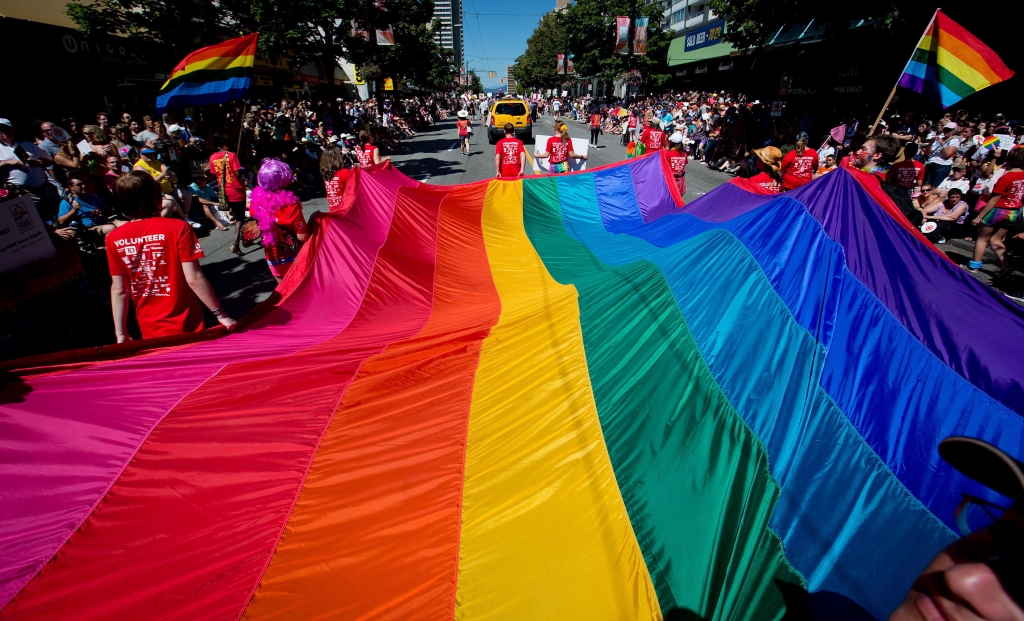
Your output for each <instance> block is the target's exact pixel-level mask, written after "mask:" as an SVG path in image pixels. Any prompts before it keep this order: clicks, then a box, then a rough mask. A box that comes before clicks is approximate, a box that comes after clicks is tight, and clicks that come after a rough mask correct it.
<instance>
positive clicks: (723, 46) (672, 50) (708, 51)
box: [668, 37, 736, 67]
mask: <svg viewBox="0 0 1024 621" xmlns="http://www.w3.org/2000/svg"><path fill="white" fill-rule="evenodd" d="M685 45H686V37H678V38H675V39H673V40H672V43H671V44H669V46H668V66H669V67H676V66H678V65H685V64H686V63H692V62H696V61H699V60H710V59H712V58H719V57H721V56H728V55H729V54H732V53H733V52H735V51H736V48H734V47H733V46H732V44H730V43H725V42H723V43H718V44H716V45H709V46H707V47H702V48H698V49H696V50H691V51H689V52H687V51H685V50H684V47H685Z"/></svg>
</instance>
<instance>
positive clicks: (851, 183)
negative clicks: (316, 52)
mask: <svg viewBox="0 0 1024 621" xmlns="http://www.w3.org/2000/svg"><path fill="white" fill-rule="evenodd" d="M662 158H663V155H662V154H661V153H653V154H648V155H647V156H645V157H640V158H636V159H631V160H628V161H626V162H623V163H620V164H617V165H614V166H611V167H607V168H602V169H596V170H593V171H587V172H582V173H578V174H568V175H560V176H547V177H530V178H527V179H523V180H516V181H505V180H491V181H482V182H479V183H474V184H469V185H463V186H452V187H439V186H430V185H426V184H423V183H419V182H416V181H413V180H411V179H409V178H408V177H405V176H404V175H402V174H401V173H400V172H399V171H398V170H396V169H395V168H393V167H391V166H390V165H389V164H385V165H382V166H381V167H376V168H373V169H368V170H361V171H358V172H357V173H356V174H355V176H354V177H353V179H354V180H353V181H352V182H351V183H350V184H349V186H348V188H347V190H346V197H345V207H344V209H342V210H341V211H339V212H338V213H330V214H319V215H317V216H316V217H315V218H314V219H313V230H314V232H313V235H312V236H311V238H310V241H309V242H308V243H307V244H306V246H305V247H304V248H303V251H302V253H301V254H300V256H299V258H298V260H297V261H296V263H295V266H294V267H293V268H292V271H291V272H290V273H289V274H288V277H287V278H286V279H285V280H284V282H282V283H281V285H280V287H279V289H278V291H277V294H278V295H277V296H275V297H274V298H273V299H272V300H271V301H268V302H267V303H266V304H265V305H264V306H262V307H261V308H259V309H258V312H257V313H256V314H255V318H254V319H251V320H250V322H249V324H248V325H247V326H246V327H244V328H243V329H241V330H239V331H238V332H235V333H233V334H230V335H227V336H223V338H214V337H217V336H221V333H219V332H216V331H211V332H209V333H206V334H203V335H201V337H202V338H200V339H199V340H196V341H193V342H176V343H167V342H157V343H152V344H147V343H146V342H145V341H143V342H137V343H132V344H128V345H126V346H113V347H111V348H109V349H106V350H104V352H103V353H104V356H102V357H96V356H93V357H91V358H90V357H83V356H77V357H76V356H72V355H68V356H64V357H61V356H56V357H53V358H51V359H50V360H48V363H47V364H46V365H44V366H33V367H28V366H24V367H23V368H20V369H15V370H14V371H12V374H11V375H10V376H9V377H8V379H9V380H11V381H8V383H7V384H6V385H5V386H4V387H3V389H2V391H0V397H2V406H0V498H2V499H3V502H0V550H2V553H0V621H6V620H10V619H240V618H244V619H253V620H255V619H286V618H287V619H326V618H334V619H346V620H351V619H427V620H437V621H451V620H452V619H458V620H460V621H476V620H483V619H515V620H520V619H557V620H564V619H586V620H588V621H593V620H601V619H607V620H614V621H618V620H621V619H659V618H661V617H662V616H663V615H666V614H669V612H670V611H674V610H679V609H681V610H687V611H690V612H693V613H696V614H697V615H699V616H700V617H702V618H704V619H779V618H781V617H782V615H783V614H784V611H785V603H784V599H783V593H784V592H786V590H787V589H789V590H792V589H796V590H799V589H801V588H806V589H807V590H809V591H810V593H811V595H810V596H809V597H811V598H814V597H819V599H817V600H814V601H816V602H818V604H816V605H819V606H826V608H827V607H828V606H834V607H836V610H838V609H840V608H841V609H843V610H845V611H849V610H850V609H855V610H859V611H860V612H862V613H865V614H870V615H874V616H876V617H884V616H886V615H887V614H888V613H889V612H890V611H891V610H892V609H893V608H894V607H895V606H896V605H897V604H898V603H899V602H900V601H901V600H902V598H903V597H904V595H905V593H906V591H907V589H908V587H909V586H910V584H911V582H912V581H913V579H914V577H915V576H916V575H917V573H918V572H919V571H920V570H921V569H922V568H923V567H924V566H925V564H926V563H927V562H928V561H929V559H930V558H931V557H932V556H933V555H934V554H935V553H936V552H937V551H939V550H940V549H941V548H943V547H944V546H945V545H947V544H949V543H950V542H952V541H954V540H955V539H956V537H957V535H956V534H955V531H954V529H955V523H954V518H953V512H954V508H955V507H956V506H957V504H958V502H959V500H960V492H962V491H964V492H969V493H972V494H975V495H978V496H983V497H985V498H989V499H991V500H998V499H996V498H993V497H992V494H991V492H987V491H985V490H983V489H981V488H980V487H979V486H978V485H976V484H973V483H972V482H971V481H969V480H967V479H966V478H964V477H963V476H961V475H959V474H957V473H956V472H955V471H953V470H952V469H951V468H949V467H948V466H946V465H945V464H944V463H943V462H942V461H941V460H940V459H939V456H938V453H937V451H936V446H937V444H938V442H939V440H941V439H942V438H944V437H946V436H949V435H953V434H961V435H971V436H977V437H981V438H984V439H986V440H988V441H990V442H993V443H995V444H997V445H999V446H1000V447H1002V448H1003V449H1005V450H1007V451H1009V452H1011V453H1013V454H1018V455H1019V454H1021V453H1022V452H1024V450H1022V449H1024V447H1022V437H1021V428H1022V419H1021V414H1022V413H1024V389H1022V385H1021V378H1022V377H1024V358H1022V357H1021V356H1018V355H1015V354H1014V353H1013V350H1012V348H1008V347H1007V344H1008V343H1020V342H1024V313H1022V312H1021V309H1020V308H1018V307H1016V306H1015V305H1013V304H1012V303H1010V302H1009V301H1007V300H1006V299H1005V298H1002V297H1001V296H1000V295H999V294H998V293H996V292H994V291H992V290H990V289H988V288H986V287H984V286H983V285H980V284H978V283H977V282H976V281H975V280H973V279H972V278H971V277H970V276H969V275H967V274H964V273H963V272H962V271H961V270H959V269H958V268H957V267H956V266H955V265H953V264H952V263H951V262H949V261H948V260H947V259H946V258H945V257H944V256H943V255H942V254H941V253H939V252H937V251H935V250H934V248H933V247H932V246H930V245H929V244H928V243H927V242H926V241H925V240H924V239H923V238H921V237H920V234H919V233H917V234H915V233H914V232H913V231H914V229H913V228H912V227H910V226H909V225H908V224H907V223H906V222H905V221H901V220H900V219H899V215H898V213H897V212H895V211H894V206H893V205H892V204H891V203H887V202H886V199H885V197H884V195H882V194H880V193H879V191H878V188H877V187H872V185H871V183H870V179H866V178H865V176H861V175H860V174H859V173H851V172H847V171H845V170H840V171H837V172H833V173H831V174H829V175H825V176H824V177H822V178H821V179H818V180H816V181H814V182H812V183H809V184H807V185H806V186H804V187H802V188H800V189H798V190H795V191H793V192H790V193H787V194H785V195H782V196H774V197H773V196H762V195H758V194H756V193H752V192H750V191H748V190H747V189H745V188H744V187H741V186H739V185H725V186H722V187H720V188H718V189H716V190H715V191H713V192H710V193H709V194H707V195H706V196H704V197H702V198H700V199H699V200H697V201H694V202H693V203H690V204H688V205H686V206H685V207H680V201H679V197H678V194H676V193H675V190H674V184H672V183H670V182H668V181H670V179H669V176H668V174H667V171H666V160H664V159H662ZM975 321H977V322H981V323H980V324H978V325H983V326H984V334H985V335H989V336H987V337H983V336H979V335H978V332H977V329H976V328H977V326H976V325H975ZM133 348H134V349H133ZM140 348H145V349H140ZM787 585H788V586H787ZM844 614H845V613H844ZM831 618H835V617H831Z"/></svg>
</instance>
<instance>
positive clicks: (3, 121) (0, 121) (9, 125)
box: [0, 118, 14, 127]
mask: <svg viewBox="0 0 1024 621" xmlns="http://www.w3.org/2000/svg"><path fill="white" fill-rule="evenodd" d="M0 125H6V126H7V127H14V123H11V122H10V121H8V120H7V119H4V118H0Z"/></svg>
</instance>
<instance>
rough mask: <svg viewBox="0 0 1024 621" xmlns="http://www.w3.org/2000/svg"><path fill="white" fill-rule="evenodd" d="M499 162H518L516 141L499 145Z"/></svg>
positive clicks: (512, 163)
mask: <svg viewBox="0 0 1024 621" xmlns="http://www.w3.org/2000/svg"><path fill="white" fill-rule="evenodd" d="M501 163H502V164H511V165H514V164H518V163H519V145H518V144H517V143H515V142H506V143H504V144H503V145H501Z"/></svg>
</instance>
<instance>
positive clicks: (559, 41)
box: [513, 13, 569, 89]
mask: <svg viewBox="0 0 1024 621" xmlns="http://www.w3.org/2000/svg"><path fill="white" fill-rule="evenodd" d="M568 44H569V38H568V36H567V34H566V31H565V28H564V26H563V24H562V22H561V20H560V19H559V18H558V14H555V13H548V14H546V15H545V16H544V17H542V18H541V19H540V23H539V24H537V28H536V29H535V30H534V31H533V34H532V35H530V38H529V39H527V40H526V51H525V52H523V54H522V56H520V57H519V58H517V59H516V63H515V69H514V70H513V71H514V73H515V76H516V79H517V80H518V81H519V83H520V84H522V85H523V86H524V87H528V88H538V89H541V88H555V87H556V86H558V85H559V84H560V83H561V82H562V80H563V79H564V77H563V76H560V75H559V74H558V73H556V66H555V64H556V61H557V58H558V54H564V53H566V52H567V51H568Z"/></svg>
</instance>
